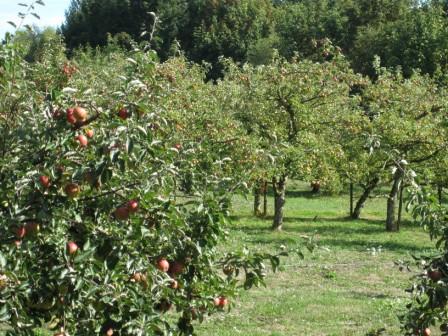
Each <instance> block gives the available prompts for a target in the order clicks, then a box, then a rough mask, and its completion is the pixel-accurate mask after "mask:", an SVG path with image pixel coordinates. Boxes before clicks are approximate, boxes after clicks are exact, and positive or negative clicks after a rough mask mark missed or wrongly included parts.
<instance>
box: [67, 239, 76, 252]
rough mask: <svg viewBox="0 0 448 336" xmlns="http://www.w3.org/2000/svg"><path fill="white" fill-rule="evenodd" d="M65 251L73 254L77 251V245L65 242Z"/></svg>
mask: <svg viewBox="0 0 448 336" xmlns="http://www.w3.org/2000/svg"><path fill="white" fill-rule="evenodd" d="M67 251H68V254H70V255H73V254H75V253H76V252H77V251H78V245H77V244H76V243H75V242H72V241H70V242H68V243H67Z"/></svg>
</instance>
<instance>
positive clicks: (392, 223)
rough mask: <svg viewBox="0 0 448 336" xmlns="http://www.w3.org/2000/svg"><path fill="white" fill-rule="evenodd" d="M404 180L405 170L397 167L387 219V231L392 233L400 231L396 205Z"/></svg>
mask: <svg viewBox="0 0 448 336" xmlns="http://www.w3.org/2000/svg"><path fill="white" fill-rule="evenodd" d="M402 180H403V170H402V169H401V168H400V167H397V170H396V171H395V173H394V180H393V183H392V189H391V190H390V193H389V197H388V198H387V218H386V230H387V231H391V232H396V231H398V225H397V224H398V223H397V221H396V220H395V204H396V203H397V198H398V194H399V192H400V187H401V183H402Z"/></svg>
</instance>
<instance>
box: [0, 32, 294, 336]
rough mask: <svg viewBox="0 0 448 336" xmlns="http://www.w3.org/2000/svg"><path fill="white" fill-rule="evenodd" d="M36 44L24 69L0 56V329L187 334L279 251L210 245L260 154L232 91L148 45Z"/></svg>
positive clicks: (217, 240)
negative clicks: (83, 48)
mask: <svg viewBox="0 0 448 336" xmlns="http://www.w3.org/2000/svg"><path fill="white" fill-rule="evenodd" d="M45 43H46V45H45V46H44V48H42V50H43V53H42V54H40V56H39V60H38V62H36V63H32V64H31V63H27V62H26V61H25V60H24V57H23V56H24V55H25V54H26V48H25V47H26V46H24V45H23V44H16V43H15V41H14V39H13V38H9V39H8V40H7V41H6V43H5V44H4V45H2V46H1V47H0V74H1V76H0V93H1V95H0V97H1V98H0V325H1V326H6V328H7V329H6V332H7V333H8V335H34V330H35V328H37V327H40V326H42V327H44V328H45V329H50V330H52V331H53V332H54V335H58V336H62V335H87V334H88V335H109V336H110V335H172V334H182V335H191V334H193V333H194V321H202V320H203V318H204V316H206V315H209V314H213V313H216V312H219V311H222V310H224V309H227V308H228V307H229V306H231V305H232V300H231V298H232V297H234V296H235V294H236V293H237V291H238V290H239V289H240V288H243V289H250V288H251V287H253V286H258V285H260V284H264V277H265V275H266V267H267V266H268V265H269V266H270V267H271V268H272V269H273V270H274V271H275V270H276V269H277V268H278V265H279V262H280V257H281V256H286V255H287V254H288V251H287V250H286V249H282V250H280V251H279V252H278V253H274V252H273V254H265V253H251V252H250V251H247V250H242V251H233V252H231V253H225V252H222V249H218V246H220V244H222V242H223V241H224V240H225V239H226V236H227V232H226V226H227V223H228V219H227V218H228V214H229V210H230V206H231V198H232V195H233V194H234V193H237V192H246V189H247V187H248V183H250V181H252V180H253V179H254V178H253V176H255V175H256V172H257V167H258V162H259V161H262V160H260V157H261V156H264V154H263V153H262V152H259V151H257V150H254V148H257V146H256V143H255V142H254V138H253V137H251V136H250V134H248V133H247V132H246V129H245V127H243V125H242V122H241V121H239V120H238V119H236V118H234V115H233V114H232V113H230V112H231V111H232V108H231V104H232V102H233V98H232V97H233V96H232V93H233V92H232V91H228V90H226V89H225V88H224V87H223V86H216V85H213V84H212V83H206V81H205V80H204V79H205V75H204V74H205V69H204V68H202V67H199V66H196V65H192V64H189V63H188V62H186V61H185V59H183V58H178V59H172V60H169V61H168V62H166V63H164V64H160V63H159V62H158V61H157V56H156V55H155V53H154V52H153V51H151V50H150V48H148V45H143V46H142V48H138V47H137V46H134V49H133V50H132V51H130V52H124V51H121V50H119V49H116V48H114V47H113V46H111V47H110V48H109V49H108V50H106V51H105V52H99V51H88V52H79V53H78V54H76V55H75V56H74V58H73V59H72V60H70V61H68V60H67V59H66V57H65V56H64V55H65V53H64V49H63V46H62V44H61V42H60V41H58V40H57V39H53V40H49V41H47V42H45ZM293 250H294V252H298V253H299V254H301V252H300V249H299V248H296V247H294V248H293ZM169 311H170V313H168V312H169ZM167 313H168V314H167Z"/></svg>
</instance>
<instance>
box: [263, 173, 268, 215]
mask: <svg viewBox="0 0 448 336" xmlns="http://www.w3.org/2000/svg"><path fill="white" fill-rule="evenodd" d="M267 215H268V181H264V182H263V217H266V216H267Z"/></svg>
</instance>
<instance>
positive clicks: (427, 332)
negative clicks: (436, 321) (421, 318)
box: [423, 328, 431, 336]
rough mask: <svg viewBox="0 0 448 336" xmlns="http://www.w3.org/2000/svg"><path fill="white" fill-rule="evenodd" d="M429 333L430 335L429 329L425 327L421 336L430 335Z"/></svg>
mask: <svg viewBox="0 0 448 336" xmlns="http://www.w3.org/2000/svg"><path fill="white" fill-rule="evenodd" d="M430 335H431V329H429V328H425V330H423V336H430Z"/></svg>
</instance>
